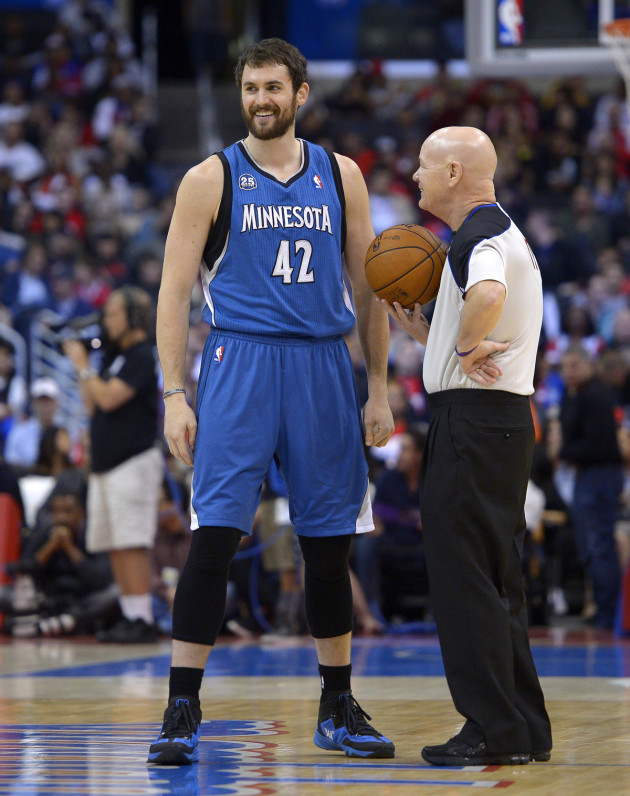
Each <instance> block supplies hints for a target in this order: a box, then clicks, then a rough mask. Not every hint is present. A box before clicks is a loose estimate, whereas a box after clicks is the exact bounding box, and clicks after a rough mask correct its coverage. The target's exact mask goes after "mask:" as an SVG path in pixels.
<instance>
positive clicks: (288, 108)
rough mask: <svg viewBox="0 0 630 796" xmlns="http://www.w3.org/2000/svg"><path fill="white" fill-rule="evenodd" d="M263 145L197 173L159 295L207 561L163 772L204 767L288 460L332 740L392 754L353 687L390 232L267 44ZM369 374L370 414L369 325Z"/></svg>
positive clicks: (179, 621) (252, 53) (179, 443)
mask: <svg viewBox="0 0 630 796" xmlns="http://www.w3.org/2000/svg"><path fill="white" fill-rule="evenodd" d="M236 82H237V84H238V86H239V88H240V92H241V108H242V114H243V118H244V120H245V123H246V125H247V129H248V131H249V133H248V135H247V138H245V139H244V140H242V141H239V142H237V143H236V144H233V145H232V146H230V147H228V148H227V149H225V150H224V151H223V152H220V153H219V154H217V155H213V156H212V157H210V158H208V159H207V160H206V161H204V162H203V163H201V164H199V165H197V166H195V167H194V168H193V169H191V170H190V171H189V172H188V173H187V174H186V176H185V177H184V179H183V181H182V184H181V186H180V189H179V191H178V195H177V203H176V207H175V212H174V214H173V219H172V221H171V227H170V230H169V234H168V240H167V245H166V254H165V261H164V272H163V277H162V284H161V289H160V295H159V301H158V327H157V328H158V349H159V353H160V358H161V362H162V369H163V372H164V387H165V393H164V399H165V435H166V438H167V440H168V443H169V446H170V449H171V451H172V453H173V454H174V455H175V456H177V458H179V459H180V460H181V461H182V462H185V463H186V464H188V465H194V471H193V498H192V508H193V520H192V526H193V529H194V533H193V539H192V545H191V550H190V555H189V557H188V561H187V563H186V566H185V567H184V571H183V573H182V576H181V579H180V581H179V584H178V588H177V594H176V597H175V604H174V610H173V656H172V668H171V672H170V683H169V705H168V707H167V709H166V712H165V714H164V725H163V727H162V731H161V732H160V735H159V736H158V739H157V740H156V742H155V743H154V744H153V745H152V746H151V749H150V752H149V762H151V763H157V764H173V763H175V764H183V763H191V762H192V761H193V760H196V759H198V751H197V740H198V737H199V723H200V721H201V710H200V707H199V690H200V686H201V680H202V676H203V672H204V667H205V664H206V660H207V658H208V654H209V652H210V649H211V647H212V645H213V644H214V642H215V639H216V637H217V634H218V632H219V628H220V627H221V621H222V617H223V612H224V608H225V592H226V583H227V577H228V569H229V566H230V562H231V561H232V558H233V556H234V554H235V553H236V550H237V547H238V544H239V541H240V539H241V536H242V535H243V534H249V533H250V532H251V527H252V521H253V517H254V512H255V511H256V507H257V505H258V501H259V498H260V492H261V485H262V482H263V480H264V478H265V475H266V473H267V471H268V469H269V465H270V463H271V461H272V459H274V458H275V459H276V460H277V461H278V463H279V466H280V470H281V472H282V474H283V476H284V478H285V481H286V484H287V488H288V492H289V507H290V514H291V524H292V525H293V526H294V528H295V531H296V533H297V534H298V538H299V541H300V546H301V549H302V553H303V556H304V560H305V600H306V614H307V619H308V623H309V627H310V630H311V632H312V634H313V636H314V638H315V645H316V648H317V655H318V660H319V671H320V675H321V683H322V694H321V703H320V709H319V717H318V720H317V727H316V731H315V738H314V740H315V743H316V744H317V745H318V746H320V747H322V748H324V749H334V750H340V751H343V752H345V753H346V754H347V755H352V756H359V757H393V755H394V745H393V743H392V742H391V741H390V740H389V739H388V738H385V737H384V736H383V735H381V733H379V732H378V731H377V730H375V729H374V728H373V727H371V726H370V725H369V724H368V723H367V721H366V719H369V716H367V714H365V713H364V711H363V710H362V709H361V708H360V707H359V705H358V703H357V702H356V701H355V699H354V697H353V696H352V693H351V689H350V668H351V666H350V641H351V634H350V630H351V626H352V596H351V587H350V578H349V574H348V556H349V553H350V545H351V541H352V535H353V534H355V533H357V532H362V531H368V530H371V529H372V528H373V524H372V518H371V507H370V502H369V497H368V479H367V467H366V462H365V456H364V452H363V442H364V441H365V444H367V445H378V446H381V445H384V444H385V443H386V442H387V440H388V439H389V437H390V435H391V433H392V431H393V419H392V415H391V412H390V410H389V406H388V404H387V399H386V394H387V383H386V369H387V356H388V347H389V331H388V319H387V314H386V313H385V311H384V310H383V308H382V307H381V306H380V305H379V304H378V301H377V300H376V299H375V298H374V295H373V293H372V292H371V290H370V289H369V287H368V285H367V282H366V281H365V276H364V267H363V263H364V257H365V252H366V251H367V248H368V245H369V244H370V242H371V240H372V238H373V229H372V226H371V223H370V215H369V208H368V198H367V189H366V187H365V183H364V181H363V178H362V176H361V174H360V172H359V169H358V167H357V166H356V165H355V164H354V163H353V162H352V161H350V160H349V159H347V158H344V157H340V156H338V155H333V154H330V153H327V152H326V151H324V150H323V149H322V148H320V147H319V146H314V145H313V144H309V143H307V142H306V141H302V140H299V139H296V137H295V117H296V113H297V109H298V108H299V107H300V106H301V105H303V104H304V103H305V102H306V100H307V97H308V92H309V87H308V84H307V83H306V60H305V59H304V57H303V56H302V55H301V53H300V52H299V51H298V50H296V48H295V47H293V46H291V45H289V44H287V43H286V42H284V41H282V40H280V39H267V40H264V41H262V42H260V43H258V44H254V45H252V46H251V47H250V48H248V49H247V50H246V51H245V52H244V53H243V55H242V56H241V58H240V59H239V62H238V64H237V67H236ZM344 261H345V265H346V268H347V272H348V276H349V279H350V282H351V285H352V292H353V300H354V306H355V309H356V323H357V326H358V331H359V335H360V337H361V342H362V346H363V352H364V356H365V360H366V365H367V372H368V378H369V400H368V402H367V403H366V405H365V407H364V408H363V418H362V421H361V410H360V407H359V405H358V403H357V393H356V388H355V383H354V376H353V371H352V366H351V363H350V357H349V354H348V350H347V347H346V345H345V343H344V341H343V339H342V335H344V334H345V333H346V332H348V331H350V329H351V328H352V327H353V325H354V323H355V316H354V314H353V311H352V305H351V303H350V299H349V296H348V294H347V292H346V290H345V287H344V282H343V278H342V262H344ZM200 266H201V281H202V284H203V290H204V295H205V299H206V303H207V306H206V308H205V310H204V312H205V318H206V320H207V322H208V323H209V325H210V327H211V328H210V333H209V336H208V340H207V342H206V347H205V351H204V356H203V360H202V365H201V372H200V375H199V388H198V395H197V411H196V413H195V412H193V410H192V409H191V408H190V407H189V405H188V403H187V401H186V395H185V392H184V388H183V384H184V367H185V365H184V363H185V355H186V342H187V335H188V315H189V305H190V295H191V291H192V288H193V286H194V284H195V280H196V278H197V274H198V272H199V268H200Z"/></svg>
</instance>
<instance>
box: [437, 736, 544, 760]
mask: <svg viewBox="0 0 630 796" xmlns="http://www.w3.org/2000/svg"><path fill="white" fill-rule="evenodd" d="M422 757H423V758H424V759H425V760H426V761H427V763H431V765H433V766H522V765H525V764H526V763H529V760H530V753H529V752H498V753H493V752H489V751H488V747H487V746H486V742H485V741H479V742H477V743H475V744H474V745H471V744H469V743H467V742H466V741H463V740H462V739H461V738H460V737H459V736H457V735H456V736H455V737H454V738H451V739H450V741H447V742H446V743H443V744H438V745H436V746H425V747H424V749H423V750H422Z"/></svg>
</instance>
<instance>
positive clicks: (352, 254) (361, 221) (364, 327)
mask: <svg viewBox="0 0 630 796" xmlns="http://www.w3.org/2000/svg"><path fill="white" fill-rule="evenodd" d="M336 157H337V161H338V163H339V168H340V171H341V178H342V181H343V189H344V194H345V199H346V224H347V236H346V248H345V251H344V257H345V264H346V269H347V271H348V276H349V278H350V283H351V285H352V299H353V302H354V308H355V312H356V317H357V331H358V334H359V340H360V342H361V349H362V351H363V357H364V359H365V366H366V372H367V377H368V390H369V398H368V401H367V403H366V405H365V407H364V408H363V426H364V429H365V444H366V445H376V446H377V447H382V446H383V445H385V443H386V442H387V440H388V439H389V438H390V437H391V435H392V432H393V430H394V420H393V418H392V413H391V411H390V408H389V404H388V403H387V359H388V356H389V323H388V320H387V313H386V312H385V311H384V310H383V308H382V307H381V306H380V304H379V302H378V300H377V298H376V296H375V295H374V293H373V292H372V290H371V288H370V286H369V285H368V283H367V280H366V278H365V253H366V251H367V250H368V246H369V245H370V243H371V242H372V240H373V239H374V229H373V228H372V222H371V220H370V207H369V201H368V193H367V188H366V185H365V181H364V179H363V175H362V174H361V171H360V170H359V167H358V166H357V165H356V163H354V161H352V160H350V159H349V158H346V157H343V156H341V155H336Z"/></svg>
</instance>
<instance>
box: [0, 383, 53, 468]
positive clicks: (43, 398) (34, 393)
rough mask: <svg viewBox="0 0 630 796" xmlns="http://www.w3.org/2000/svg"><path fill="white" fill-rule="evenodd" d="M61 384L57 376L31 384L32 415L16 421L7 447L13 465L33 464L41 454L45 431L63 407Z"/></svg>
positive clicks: (9, 435) (8, 456)
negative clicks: (60, 400) (58, 382)
mask: <svg viewBox="0 0 630 796" xmlns="http://www.w3.org/2000/svg"><path fill="white" fill-rule="evenodd" d="M59 397H60V392H59V387H58V386H57V382H55V381H54V380H53V379H51V378H48V377H45V378H39V379H35V381H34V382H33V384H32V385H31V411H32V416H31V417H26V418H23V419H21V420H19V421H18V422H17V423H14V424H13V426H12V427H11V430H10V431H9V434H8V436H7V440H6V443H5V447H4V456H5V459H6V460H7V462H9V464H13V465H17V466H19V467H21V468H29V467H32V466H33V465H34V464H35V462H36V461H37V457H38V455H39V446H40V442H41V438H42V434H43V433H44V431H45V430H46V429H47V428H50V427H51V426H52V425H53V423H54V422H55V416H56V414H57V410H58V408H59Z"/></svg>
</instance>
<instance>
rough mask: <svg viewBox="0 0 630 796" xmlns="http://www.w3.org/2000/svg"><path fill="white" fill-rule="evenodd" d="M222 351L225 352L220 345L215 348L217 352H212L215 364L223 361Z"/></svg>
mask: <svg viewBox="0 0 630 796" xmlns="http://www.w3.org/2000/svg"><path fill="white" fill-rule="evenodd" d="M224 351H225V348H224V347H223V346H222V345H220V346H219V347H218V348H217V350H216V351H215V352H214V361H215V362H221V360H222V359H223V352H224Z"/></svg>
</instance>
